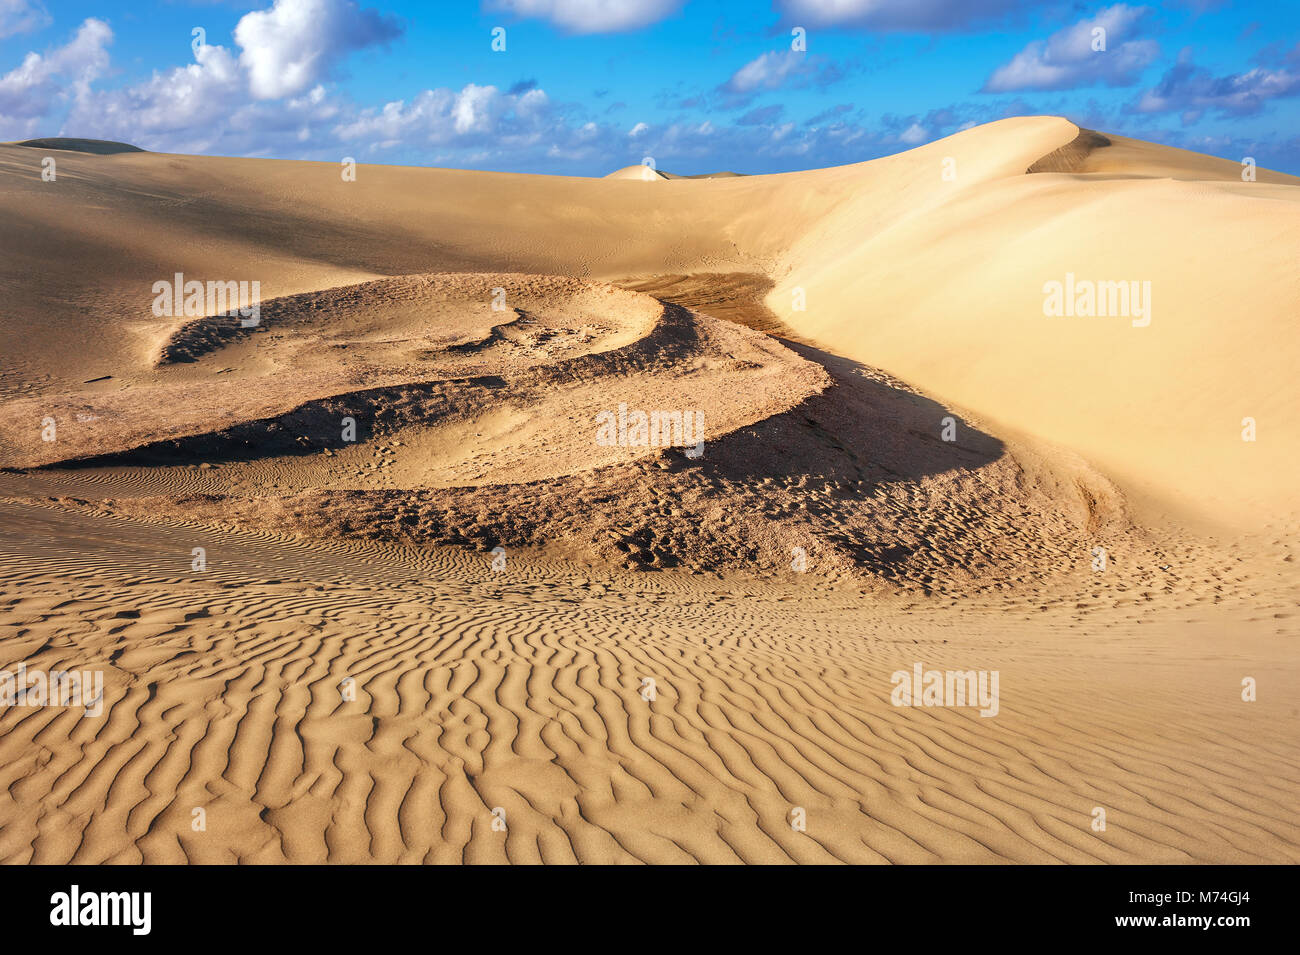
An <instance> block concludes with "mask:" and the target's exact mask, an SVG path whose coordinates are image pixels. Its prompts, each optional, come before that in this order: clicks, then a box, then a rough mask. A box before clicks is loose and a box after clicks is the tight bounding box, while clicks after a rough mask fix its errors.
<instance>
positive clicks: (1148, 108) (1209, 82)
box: [1134, 50, 1300, 122]
mask: <svg viewBox="0 0 1300 955" xmlns="http://www.w3.org/2000/svg"><path fill="white" fill-rule="evenodd" d="M1297 94H1300V71H1297V70H1292V69H1289V68H1279V69H1266V68H1264V67H1255V68H1254V69H1252V70H1248V71H1247V72H1245V73H1231V74H1229V75H1227V76H1215V75H1214V74H1212V73H1211V72H1210V71H1209V70H1206V69H1205V68H1203V67H1199V66H1197V65H1196V64H1195V63H1193V62H1192V58H1191V52H1190V51H1189V50H1184V51H1183V52H1182V53H1181V54H1180V55H1179V57H1178V62H1177V63H1175V64H1174V66H1173V67H1172V68H1171V69H1170V70H1169V71H1168V72H1166V73H1165V75H1164V76H1163V77H1162V78H1161V80H1160V82H1159V83H1158V84H1157V85H1156V86H1155V87H1154V88H1153V89H1150V90H1147V91H1146V92H1145V93H1143V94H1142V96H1141V97H1140V98H1139V99H1138V102H1137V104H1136V106H1135V107H1134V108H1135V109H1136V111H1137V112H1139V113H1165V112H1182V113H1183V118H1184V121H1187V122H1191V121H1194V120H1195V119H1197V118H1199V117H1200V115H1201V113H1202V112H1204V111H1205V110H1217V111H1218V112H1220V113H1224V114H1227V115H1234V116H1246V115H1249V114H1251V113H1257V112H1259V111H1260V109H1262V108H1263V106H1264V104H1265V103H1266V102H1267V101H1268V100H1271V99H1280V98H1282V97H1286V96H1296V95H1297Z"/></svg>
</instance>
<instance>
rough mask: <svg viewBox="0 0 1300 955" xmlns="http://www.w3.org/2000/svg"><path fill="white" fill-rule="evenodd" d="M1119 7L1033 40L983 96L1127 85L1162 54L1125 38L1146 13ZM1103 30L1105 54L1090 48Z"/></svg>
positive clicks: (1001, 70)
mask: <svg viewBox="0 0 1300 955" xmlns="http://www.w3.org/2000/svg"><path fill="white" fill-rule="evenodd" d="M1147 12H1148V11H1147V8H1146V7H1130V6H1127V5H1125V4H1122V3H1118V4H1115V5H1114V6H1113V7H1107V8H1106V9H1104V10H1102V11H1100V12H1099V13H1097V15H1096V16H1093V17H1090V18H1088V19H1086V20H1080V21H1079V22H1078V23H1076V24H1074V25H1073V26H1069V27H1066V28H1065V29H1063V30H1058V31H1057V32H1056V33H1053V34H1052V35H1051V36H1050V37H1048V38H1047V39H1046V40H1035V41H1034V42H1033V43H1030V44H1029V45H1028V46H1026V47H1025V48H1024V49H1023V50H1021V51H1020V52H1019V53H1017V54H1016V55H1015V56H1014V57H1013V58H1012V59H1011V62H1009V63H1006V64H1004V65H1002V66H1000V67H998V68H997V69H996V70H994V71H993V74H992V75H991V76H990V77H989V78H988V80H987V81H985V83H984V90H983V91H984V92H985V93H1008V92H1013V91H1017V90H1065V89H1077V88H1079V87H1083V86H1098V85H1103V84H1104V85H1106V86H1131V85H1132V84H1134V83H1136V82H1137V80H1138V77H1139V75H1140V74H1141V72H1142V71H1143V70H1144V69H1146V68H1147V67H1148V66H1150V65H1151V63H1152V62H1154V60H1155V58H1156V56H1157V55H1158V54H1159V52H1160V47H1159V45H1158V44H1157V43H1156V42H1155V41H1154V40H1146V39H1127V38H1128V37H1132V36H1133V35H1134V34H1135V33H1136V32H1137V28H1138V24H1139V23H1140V21H1141V20H1142V19H1143V18H1144V17H1145V16H1146V14H1147ZM1097 30H1102V31H1104V33H1103V34H1101V36H1102V37H1103V38H1104V41H1105V49H1104V50H1094V49H1093V47H1094V44H1095V42H1096V41H1095V38H1094V31H1097Z"/></svg>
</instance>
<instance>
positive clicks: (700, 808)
mask: <svg viewBox="0 0 1300 955" xmlns="http://www.w3.org/2000/svg"><path fill="white" fill-rule="evenodd" d="M37 143H38V144H37V145H35V146H31V145H28V146H22V145H9V146H0V208H3V210H4V214H5V219H6V228H5V229H4V230H3V233H0V247H2V248H3V252H4V255H3V256H0V288H3V290H4V301H5V309H4V314H3V316H0V355H3V359H2V360H0V404H3V406H4V414H3V415H0V512H2V513H3V519H2V520H0V627H2V628H3V639H0V665H3V668H7V669H8V670H11V671H12V670H14V669H15V668H17V667H18V666H19V664H23V665H25V666H26V667H27V668H28V669H29V670H33V669H39V670H44V671H49V670H56V669H72V668H75V669H79V670H92V671H100V672H102V674H103V699H102V701H101V702H102V712H100V713H99V715H89V714H86V713H84V712H82V711H81V710H79V709H77V708H71V707H57V706H45V707H30V706H29V707H18V706H10V707H0V779H2V780H3V787H0V858H2V859H4V860H5V861H9V862H79V863H101V862H126V863H129V862H142V861H143V862H161V863H173V862H175V863H183V862H195V863H235V862H253V863H276V862H294V863H300V862H352V863H364V862H404V863H405V862H410V863H417V862H434V863H458V862H473V863H479V862H482V863H497V862H524V863H534V862H570V863H571V862H584V863H599V862H610V863H613V862H650V863H672V862H708V863H735V862H756V863H779V862H802V863H817V862H866V863H883V862H897V863H933V862H979V863H991V862H1069V863H1082V862H1102V863H1131V862H1260V861H1268V862H1296V861H1300V821H1298V820H1300V817H1298V816H1297V812H1296V810H1297V797H1296V795H1295V794H1296V792H1297V783H1298V782H1300V748H1298V747H1297V744H1296V739H1297V730H1300V707H1297V705H1296V703H1295V700H1296V698H1297V697H1296V693H1297V690H1298V689H1300V657H1298V656H1297V653H1296V651H1295V639H1296V637H1297V634H1298V633H1300V628H1298V627H1297V622H1296V617H1295V607H1296V603H1297V600H1296V598H1297V595H1298V593H1300V578H1298V577H1297V573H1296V570H1295V566H1296V564H1295V557H1296V551H1297V537H1296V533H1295V532H1296V529H1297V520H1298V518H1300V513H1298V512H1297V506H1296V504H1295V499H1294V496H1293V495H1292V494H1290V493H1289V492H1290V488H1289V484H1290V481H1291V479H1292V478H1293V476H1294V474H1295V473H1297V468H1296V465H1297V463H1300V462H1297V448H1300V440H1297V439H1298V438H1300V435H1297V433H1296V426H1295V425H1294V424H1293V423H1292V422H1291V420H1290V415H1289V411H1290V409H1291V407H1292V406H1293V405H1294V403H1295V400H1296V398H1297V397H1300V396H1298V395H1297V386H1296V384H1295V379H1294V376H1293V375H1291V374H1289V372H1290V371H1291V368H1292V367H1293V366H1294V364H1295V360H1296V358H1298V357H1300V356H1297V355H1296V354H1295V352H1296V350H1297V347H1298V346H1297V339H1296V336H1295V335H1294V331H1293V326H1294V315H1295V305H1296V301H1297V293H1298V292H1300V271H1298V270H1300V266H1297V264H1296V263H1297V261H1300V259H1297V256H1296V252H1297V249H1298V248H1300V216H1298V215H1297V211H1298V210H1300V205H1297V203H1298V202H1300V188H1298V187H1300V180H1297V179H1295V178H1292V177H1287V176H1282V175H1279V174H1276V173H1272V172H1269V171H1267V170H1259V171H1258V174H1257V179H1256V181H1254V182H1243V181H1242V180H1241V176H1240V167H1239V166H1238V165H1237V164H1233V163H1227V162H1225V161H1223V160H1217V159H1212V158H1210V157H1205V156H1199V155H1197V154H1194V153H1187V152H1183V151H1179V150H1172V149H1167V148H1164V147H1158V146H1153V145H1151V144H1147V143H1141V142H1138V141H1135V140H1128V139H1124V138H1122V137H1116V136H1111V135H1109V134H1106V133H1104V132H1093V131H1088V130H1080V129H1078V128H1077V127H1075V126H1073V125H1071V124H1070V123H1068V122H1066V121H1064V120H1061V119H1057V118H1053V117H1031V118H1024V119H1015V120H1005V121H1002V122H999V123H994V124H990V125H988V126H983V127H977V128H975V129H972V130H968V131H966V132H963V133H960V134H958V135H956V136H953V137H950V138H949V139H946V140H942V141H939V142H936V143H933V144H930V145H927V146H924V147H921V148H919V149H915V150H911V151H909V152H906V153H902V154H899V155H897V156H893V157H888V158H886V159H881V160H875V161H872V162H868V163H862V164H858V165H854V166H846V167H840V168H835V169H824V170H812V171H808V172H802V173H791V174H785V175H777V176H748V177H745V176H723V177H719V178H695V179H691V178H681V177H671V176H668V177H664V178H659V179H657V180H656V181H655V182H654V184H652V185H646V184H644V183H642V182H637V181H627V180H628V179H629V178H632V179H634V180H635V178H636V177H632V176H629V175H623V174H624V173H627V172H628V170H620V172H619V173H618V174H615V175H614V176H611V177H608V178H604V179H574V178H563V177H541V176H522V175H508V174H497V173H478V172H460V171H451V170H438V169H410V168H395V167H378V166H361V167H359V168H358V170H357V177H356V181H354V182H349V181H345V180H344V179H343V177H342V176H341V175H340V169H339V167H337V166H335V165H332V164H323V163H298V162H279V161H270V160H246V159H223V158H214V157H193V156H171V155H159V154H152V153H143V152H129V151H122V150H120V149H118V148H116V147H115V148H113V149H107V148H105V149H93V148H90V147H88V146H87V145H86V144H85V143H81V144H80V145H79V146H78V148H77V149H70V148H68V147H66V146H52V145H50V144H48V143H45V144H41V143H40V142H39V141H37ZM90 146H93V144H90ZM50 148H58V149H59V150H60V151H59V152H57V154H56V156H57V169H58V178H57V180H56V181H55V182H45V181H42V179H41V175H40V171H41V159H42V157H43V156H44V155H45V154H46V153H45V150H47V149H50ZM949 159H951V160H955V162H953V163H946V162H945V160H949ZM638 168H640V167H629V169H631V170H632V171H633V172H636V171H637V169H638ZM954 171H955V174H953V173H954ZM946 172H947V173H948V175H947V176H945V173H946ZM178 272H180V273H183V274H184V276H185V277H186V278H188V279H196V280H199V281H208V280H220V281H245V280H246V281H257V282H258V283H259V291H260V303H259V318H258V323H257V324H256V325H255V326H251V327H242V326H241V325H240V324H239V322H238V320H237V318H231V317H230V316H228V315H218V314H213V313H211V312H208V311H204V312H203V313H202V314H198V315H191V316H186V315H157V314H154V310H153V308H152V304H153V302H154V298H155V296H154V293H153V291H152V286H153V283H155V282H157V281H159V280H167V281H170V280H171V279H172V278H173V276H174V275H175V274H176V273H178ZM1067 273H1072V274H1073V275H1074V276H1076V277H1077V278H1078V279H1095V280H1135V281H1139V282H1150V283H1151V292H1150V296H1151V298H1150V301H1151V303H1152V308H1151V312H1150V319H1151V320H1150V322H1149V324H1140V325H1134V324H1133V323H1132V320H1131V318H1130V316H1128V315H1123V316H1108V317H1084V316H1077V315H1076V316H1061V317H1049V316H1046V315H1044V312H1043V301H1044V291H1043V288H1044V284H1045V283H1047V282H1049V281H1053V280H1064V279H1065V276H1066V274H1067ZM494 305H495V306H496V307H494ZM1139 321H1140V319H1139ZM620 405H623V406H624V407H625V409H628V408H630V409H632V410H636V409H644V410H646V411H647V412H649V411H651V410H664V411H669V410H676V411H679V412H683V413H685V414H687V415H690V414H693V413H694V412H696V411H698V412H699V413H700V414H701V415H702V418H701V420H702V423H703V445H702V454H700V455H699V456H694V455H693V454H690V453H688V452H690V451H691V450H692V448H691V447H682V446H673V447H656V446H649V445H646V446H628V445H626V444H623V443H620V442H617V441H615V442H612V443H611V442H603V443H602V441H601V440H600V439H599V438H598V433H599V432H598V422H599V421H600V420H601V418H600V416H601V415H602V414H603V413H609V414H611V415H617V413H618V409H619V406H620ZM1247 416H1249V417H1253V418H1254V419H1255V420H1256V422H1257V428H1258V432H1257V440H1256V441H1253V442H1247V441H1243V440H1242V434H1241V432H1242V427H1243V425H1242V418H1243V417H1247ZM47 418H53V419H54V421H55V424H56V434H55V439H54V440H43V434H42V432H43V429H44V427H45V425H44V422H45V420H46V419H47ZM349 420H350V421H351V422H352V423H353V433H352V435H351V438H349V437H348V432H347V421H349ZM688 420H690V419H688ZM946 438H951V440H946ZM1099 547H1104V548H1105V563H1104V568H1099V567H1098V564H1097V553H1098V552H1097V550H1096V549H1097V548H1099ZM196 548H198V549H201V550H200V551H199V554H197V555H196V550H195V549H196ZM199 555H201V556H199ZM918 663H919V664H921V665H922V666H923V667H924V668H927V669H941V670H943V669H953V670H961V671H965V670H977V671H985V672H991V671H997V672H998V674H999V678H1000V697H999V702H998V707H997V712H996V715H990V716H981V715H980V712H979V710H978V709H975V708H971V707H968V706H898V705H895V702H896V701H895V700H894V699H892V698H891V693H892V690H893V683H892V679H891V677H892V674H894V673H895V672H896V671H900V670H902V671H911V670H912V669H913V667H914V666H915V665H917V664H918ZM1248 678H1249V679H1250V680H1253V681H1254V683H1255V685H1256V686H1257V698H1256V699H1255V700H1254V701H1252V702H1246V701H1245V700H1243V689H1242V685H1243V680H1246V679H1248ZM651 681H652V682H651ZM1099 809H1101V810H1104V812H1105V819H1106V826H1105V829H1104V830H1099V829H1098V828H1096V822H1097V818H1098V816H1097V810H1099ZM792 823H794V824H793V825H792Z"/></svg>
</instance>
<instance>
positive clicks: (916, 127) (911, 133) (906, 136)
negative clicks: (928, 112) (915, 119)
mask: <svg viewBox="0 0 1300 955" xmlns="http://www.w3.org/2000/svg"><path fill="white" fill-rule="evenodd" d="M929 135H930V134H929V133H928V132H926V130H925V127H924V126H922V125H921V124H920V123H913V124H912V125H911V126H909V127H907V129H905V130H903V131H902V132H901V133H899V134H898V141H899V142H903V143H907V144H908V145H909V146H915V145H916V144H917V143H923V142H925V140H926V139H927V138H928V137H929Z"/></svg>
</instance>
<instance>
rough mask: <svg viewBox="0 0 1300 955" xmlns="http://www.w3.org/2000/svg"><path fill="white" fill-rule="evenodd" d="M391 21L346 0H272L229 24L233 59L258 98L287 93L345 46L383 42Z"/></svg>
mask: <svg viewBox="0 0 1300 955" xmlns="http://www.w3.org/2000/svg"><path fill="white" fill-rule="evenodd" d="M400 32H401V30H400V28H399V27H398V25H397V23H396V22H395V21H394V20H392V19H391V18H386V17H384V16H382V15H381V14H379V13H377V12H376V11H374V10H362V9H361V8H360V7H359V6H357V4H356V3H354V2H352V0H275V4H274V5H273V6H272V7H271V8H270V9H268V10H256V11H254V12H252V13H248V14H245V15H244V17H243V18H242V19H240V21H239V23H238V24H237V25H236V26H235V42H236V43H238V44H239V46H240V47H241V49H242V52H241V53H240V54H239V62H240V65H242V66H243V67H244V68H245V69H246V70H247V71H248V79H249V86H250V88H251V90H252V92H253V95H254V96H256V97H257V98H258V99H278V98H279V97H282V96H292V95H294V94H295V93H300V92H302V91H303V90H305V89H307V88H308V87H310V86H311V85H312V84H313V83H315V82H316V81H317V80H319V79H321V78H323V77H325V76H327V75H328V74H329V72H330V70H331V69H332V68H333V67H334V66H335V65H336V62H337V61H338V60H339V59H341V58H342V57H343V56H344V55H345V54H346V53H347V52H348V51H350V50H359V49H361V48H363V47H367V46H372V45H374V44H377V43H384V42H387V41H388V40H391V39H393V38H394V37H396V36H397V35H398V34H399V33H400Z"/></svg>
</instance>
